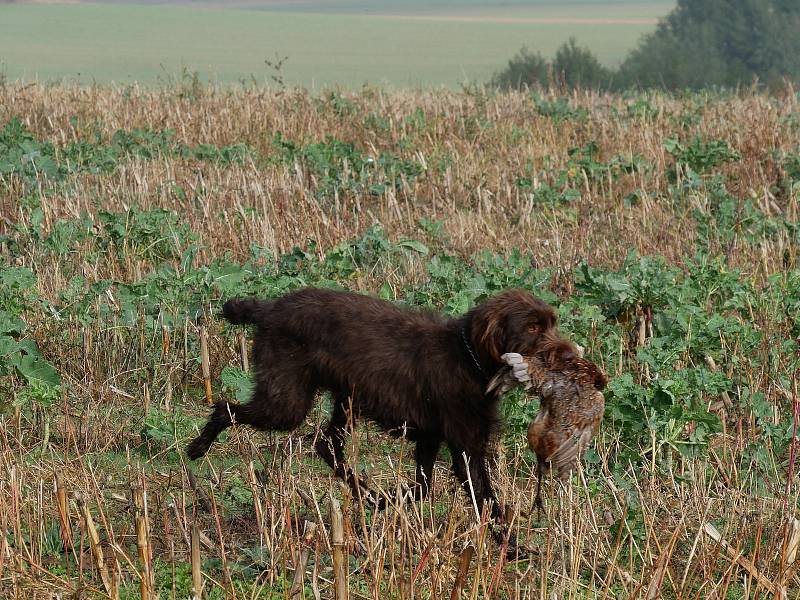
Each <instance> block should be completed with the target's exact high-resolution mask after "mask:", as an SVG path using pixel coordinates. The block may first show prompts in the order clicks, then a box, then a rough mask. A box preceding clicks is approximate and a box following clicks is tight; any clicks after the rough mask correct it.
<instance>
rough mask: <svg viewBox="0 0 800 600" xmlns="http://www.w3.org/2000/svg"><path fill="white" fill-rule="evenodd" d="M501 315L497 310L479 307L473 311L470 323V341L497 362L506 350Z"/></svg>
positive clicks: (499, 361)
mask: <svg viewBox="0 0 800 600" xmlns="http://www.w3.org/2000/svg"><path fill="white" fill-rule="evenodd" d="M502 317H503V315H502V314H498V312H497V311H494V310H480V309H479V310H476V311H475V312H474V313H473V315H472V323H471V329H472V342H473V343H474V344H475V345H476V346H478V347H479V348H480V349H482V350H483V352H484V353H485V354H488V355H489V356H490V357H491V359H492V360H493V361H495V362H498V363H501V362H503V359H502V358H500V356H501V355H502V354H504V353H505V352H507V351H508V349H507V348H506V336H505V328H504V326H503V324H502V323H501V322H500V321H501V319H502Z"/></svg>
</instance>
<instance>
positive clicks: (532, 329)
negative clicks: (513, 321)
mask: <svg viewBox="0 0 800 600" xmlns="http://www.w3.org/2000/svg"><path fill="white" fill-rule="evenodd" d="M528 333H533V334H537V333H539V327H538V326H536V325H534V326H533V327H528Z"/></svg>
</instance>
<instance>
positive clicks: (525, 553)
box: [506, 543, 538, 562]
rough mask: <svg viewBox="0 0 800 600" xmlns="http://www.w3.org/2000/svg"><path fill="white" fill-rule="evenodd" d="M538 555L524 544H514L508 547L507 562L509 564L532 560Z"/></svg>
mask: <svg viewBox="0 0 800 600" xmlns="http://www.w3.org/2000/svg"><path fill="white" fill-rule="evenodd" d="M537 554H538V552H537V551H536V550H531V549H530V548H528V547H527V546H523V545H522V544H517V543H513V544H509V545H508V546H507V547H506V561H508V562H520V561H524V560H530V559H532V558H533V557H534V556H536V555H537Z"/></svg>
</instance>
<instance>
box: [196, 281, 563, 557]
mask: <svg viewBox="0 0 800 600" xmlns="http://www.w3.org/2000/svg"><path fill="white" fill-rule="evenodd" d="M223 314H224V316H225V318H227V319H228V321H230V322H231V323H234V324H253V325H255V326H256V331H255V338H254V343H253V361H252V363H253V366H254V370H255V382H256V389H255V392H254V394H253V397H252V400H251V401H250V402H248V403H246V404H230V403H228V402H218V403H217V404H216V405H215V407H214V410H213V412H212V414H211V416H210V418H209V420H208V423H207V424H206V425H205V427H204V428H203V430H202V432H201V433H200V435H199V436H198V437H197V438H196V439H195V440H194V441H193V442H192V443H191V444H190V445H189V447H188V448H187V454H188V456H189V457H190V458H192V459H197V458H199V457H201V456H203V455H204V454H205V453H206V452H207V451H208V449H209V448H210V446H211V444H212V443H213V442H214V440H215V439H216V437H217V436H218V435H219V434H220V432H221V431H223V430H224V429H225V428H227V427H229V426H230V425H232V424H234V423H237V424H245V425H250V426H252V427H255V428H257V429H261V430H281V431H291V430H293V429H295V428H296V427H298V426H299V425H300V424H301V423H302V422H303V421H304V419H305V417H306V415H307V414H308V412H309V410H310V409H311V407H312V405H313V403H314V399H315V394H316V392H317V390H322V389H325V390H329V391H330V392H331V394H332V397H333V412H332V415H331V419H330V422H329V424H328V426H327V428H326V429H325V431H324V432H323V434H322V435H321V436H320V438H319V440H318V442H317V444H316V450H317V452H318V453H319V455H320V456H321V457H322V458H323V459H324V460H325V462H327V463H328V464H329V465H330V467H331V468H332V469H333V470H334V472H335V473H336V475H337V476H339V477H341V478H342V479H344V480H345V481H347V482H348V484H349V485H350V486H351V488H352V489H353V492H354V493H356V494H360V493H362V491H365V490H366V485H365V484H364V482H363V481H361V480H360V479H359V478H358V477H357V476H356V475H355V474H354V473H353V472H352V471H351V470H350V469H349V468H348V467H347V465H346V464H345V462H344V452H343V449H344V435H345V426H346V424H347V410H348V409H352V413H353V417H354V418H356V417H361V418H363V419H368V420H370V421H372V422H374V423H376V424H377V425H379V426H380V427H381V428H383V429H384V430H386V431H388V432H390V433H392V434H393V435H396V436H401V435H402V436H405V437H406V438H408V439H409V440H411V441H413V442H415V443H416V449H415V453H414V456H415V459H416V463H417V468H416V486H415V492H414V497H416V498H421V497H425V495H426V494H427V493H428V490H429V488H430V485H431V482H432V476H433V463H434V461H435V460H436V456H437V454H438V452H439V448H440V447H441V445H442V444H446V445H447V447H448V448H449V449H450V453H451V455H452V459H453V467H452V468H453V473H454V474H455V476H456V478H457V479H458V481H459V482H460V483H461V485H462V487H463V488H464V490H465V491H466V492H467V495H468V496H471V495H472V494H473V493H474V497H475V500H476V501H477V502H478V508H479V509H482V508H483V505H484V504H485V503H486V502H492V505H491V514H492V516H493V517H495V518H498V519H499V518H501V511H500V508H499V506H498V504H497V500H496V497H495V494H494V491H493V490H492V485H491V481H490V478H489V474H488V471H487V462H489V461H490V460H491V458H492V456H490V454H491V450H490V448H491V445H490V442H491V440H492V435H493V434H494V433H495V432H496V431H497V429H498V425H499V421H500V419H499V414H498V404H499V396H498V395H496V394H487V393H486V391H485V390H486V386H487V383H488V382H489V380H490V379H491V378H492V376H493V375H495V373H496V372H497V371H498V369H500V368H501V367H502V366H504V364H505V363H504V362H503V360H502V359H501V355H502V354H504V353H506V352H518V353H520V354H522V355H525V356H529V355H535V354H536V353H537V351H538V350H539V347H540V346H541V345H542V344H543V343H544V341H545V340H549V341H550V344H549V345H552V340H553V337H554V336H555V335H556V334H555V327H556V314H555V312H554V311H553V309H552V308H551V307H550V306H549V305H548V304H546V303H544V302H542V301H541V300H539V299H538V298H536V297H534V296H533V295H531V294H530V293H528V292H525V291H520V290H511V291H506V292H503V293H501V294H498V295H497V296H495V297H493V298H490V299H489V300H487V301H486V302H484V303H483V304H481V305H479V306H477V307H475V308H473V309H472V310H471V311H469V312H468V313H466V314H465V315H463V316H461V317H459V318H456V319H448V318H445V317H442V316H440V315H437V314H434V313H429V312H422V311H416V310H407V309H402V308H400V307H398V306H396V305H394V304H391V303H389V302H385V301H383V300H378V299H375V298H371V297H368V296H363V295H359V294H355V293H350V292H339V291H332V290H326V289H303V290H300V291H297V292H292V293H290V294H287V295H285V296H283V297H282V298H279V299H277V300H269V301H262V300H253V299H249V300H229V301H228V302H226V303H225V305H224V307H223ZM385 501H386V500H385V498H380V499H379V500H378V501H377V503H378V505H379V506H382V505H383V504H384V503H385ZM495 535H496V536H498V534H497V533H496V534H495ZM498 537H499V536H498ZM511 544H512V545H513V540H511Z"/></svg>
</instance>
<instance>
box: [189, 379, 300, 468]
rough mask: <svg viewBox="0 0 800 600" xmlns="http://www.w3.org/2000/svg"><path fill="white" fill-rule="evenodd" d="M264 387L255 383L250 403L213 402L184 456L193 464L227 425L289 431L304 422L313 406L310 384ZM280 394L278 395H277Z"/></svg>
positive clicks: (261, 382)
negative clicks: (208, 415)
mask: <svg viewBox="0 0 800 600" xmlns="http://www.w3.org/2000/svg"><path fill="white" fill-rule="evenodd" d="M278 383H279V384H282V385H274V384H268V383H267V381H266V380H265V379H262V380H260V381H258V383H257V384H256V389H255V392H254V393H253V397H252V399H251V400H250V402H247V403H246V404H234V403H231V402H217V403H216V404H214V409H213V410H212V412H211V416H210V417H209V418H208V422H207V423H206V424H205V426H204V427H203V430H202V431H201V432H200V435H198V436H197V437H196V438H195V439H194V440H193V441H192V443H191V444H189V446H188V447H187V448H186V454H187V455H188V456H189V458H190V459H192V460H195V459H197V458H200V457H201V456H203V455H204V454H205V453H206V452H208V449H209V448H210V447H211V444H213V443H214V440H216V439H217V436H218V435H219V434H220V433H222V432H223V431H224V430H225V429H227V428H228V427H230V426H231V425H234V424H236V425H250V426H251V427H255V428H256V429H260V430H262V431H292V430H293V429H295V428H297V427H298V426H299V425H300V424H301V423H302V422H303V420H304V419H305V417H306V415H307V414H308V411H309V410H310V409H311V405H312V404H313V403H314V389H313V387H311V386H310V384H305V385H300V384H298V383H296V382H293V381H292V382H287V381H279V382H278ZM278 390H280V393H277V392H278Z"/></svg>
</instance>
